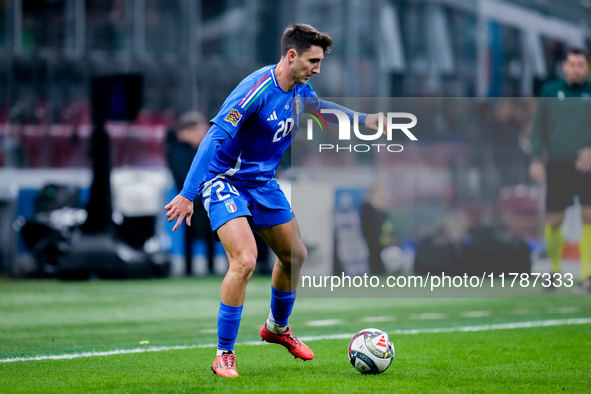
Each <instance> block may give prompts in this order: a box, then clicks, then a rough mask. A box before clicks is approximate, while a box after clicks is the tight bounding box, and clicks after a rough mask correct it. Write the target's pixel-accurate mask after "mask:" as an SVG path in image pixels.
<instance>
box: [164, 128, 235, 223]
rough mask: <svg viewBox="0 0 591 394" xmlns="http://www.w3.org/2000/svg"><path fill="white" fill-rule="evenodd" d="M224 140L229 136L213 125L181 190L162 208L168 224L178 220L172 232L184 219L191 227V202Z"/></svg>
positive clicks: (200, 146)
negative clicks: (165, 212) (165, 211)
mask: <svg viewBox="0 0 591 394" xmlns="http://www.w3.org/2000/svg"><path fill="white" fill-rule="evenodd" d="M226 138H229V135H228V134H227V133H226V132H225V131H224V130H223V129H222V128H221V127H219V126H217V125H215V124H214V125H213V126H211V128H210V129H209V131H208V132H207V135H206V136H205V138H204V139H203V141H202V142H201V144H200V145H199V149H198V150H197V154H196V155H195V158H194V159H193V163H192V164H191V169H190V170H189V173H188V174H187V177H186V178H185V183H184V185H183V190H181V192H180V193H179V195H178V196H176V197H175V198H174V199H173V200H172V201H171V202H170V203H169V204H168V205H166V206H165V207H164V209H166V210H167V211H168V213H167V214H166V217H168V221H169V222H172V221H173V220H174V219H176V218H178V220H177V222H176V223H175V225H174V228H173V229H172V231H176V229H177V228H178V227H179V226H180V225H181V223H182V222H183V219H184V218H186V219H187V225H188V226H190V225H191V216H192V215H193V200H194V199H195V198H196V197H197V194H198V191H199V187H200V186H201V183H202V182H203V181H204V179H205V176H206V175H207V172H208V169H209V163H211V159H212V158H213V155H214V153H215V151H216V149H217V148H218V147H219V146H220V145H221V144H222V143H223V142H224V140H225V139H226Z"/></svg>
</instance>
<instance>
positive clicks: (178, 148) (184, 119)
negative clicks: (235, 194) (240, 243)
mask: <svg viewBox="0 0 591 394" xmlns="http://www.w3.org/2000/svg"><path fill="white" fill-rule="evenodd" d="M207 130H209V122H208V121H207V119H206V118H205V116H204V115H203V114H202V113H200V112H197V111H192V112H186V113H184V114H182V115H181V116H180V117H179V120H178V124H177V127H176V129H175V130H174V131H173V132H172V133H170V135H169V141H168V149H167V159H168V166H169V168H170V171H171V172H172V176H173V177H174V183H175V185H176V187H177V189H178V190H179V191H180V190H182V189H183V183H184V182H185V177H186V176H187V173H188V172H189V168H190V167H191V163H192V162H193V158H194V157H195V153H196V152H197V148H199V144H200V143H201V141H202V140H203V138H204V137H205V134H206V133H207ZM193 209H194V213H193V217H192V218H191V227H189V228H188V229H187V232H186V233H185V257H186V268H187V271H186V272H187V275H191V273H192V256H193V249H192V245H193V242H194V241H197V240H202V241H204V242H205V245H206V248H207V255H208V270H209V272H210V273H211V272H212V271H213V255H214V250H213V234H212V232H211V229H210V225H209V217H208V216H207V212H206V211H205V208H204V207H203V203H202V202H201V200H200V199H197V198H196V199H195V201H194V203H193Z"/></svg>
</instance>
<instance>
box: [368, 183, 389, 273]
mask: <svg viewBox="0 0 591 394" xmlns="http://www.w3.org/2000/svg"><path fill="white" fill-rule="evenodd" d="M360 217H361V229H362V232H363V237H364V238H365V242H367V247H368V249H369V267H370V270H371V273H372V274H374V275H379V274H383V273H385V272H386V269H385V267H384V263H383V261H382V250H384V248H385V247H387V246H391V245H392V231H393V229H394V225H393V224H392V222H391V221H389V220H388V191H387V190H386V188H385V187H384V186H381V185H376V186H374V187H373V188H372V189H371V190H370V191H369V195H368V198H367V200H366V201H364V202H363V204H361V207H360Z"/></svg>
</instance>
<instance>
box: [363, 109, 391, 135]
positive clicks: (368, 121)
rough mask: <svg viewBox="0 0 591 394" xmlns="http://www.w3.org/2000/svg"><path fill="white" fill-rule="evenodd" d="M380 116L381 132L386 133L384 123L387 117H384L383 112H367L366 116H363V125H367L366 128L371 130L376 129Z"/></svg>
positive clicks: (386, 121)
mask: <svg viewBox="0 0 591 394" xmlns="http://www.w3.org/2000/svg"><path fill="white" fill-rule="evenodd" d="M380 116H381V117H382V125H383V126H382V127H383V130H382V134H384V135H386V133H387V128H386V125H387V124H388V119H386V117H385V116H384V114H381V113H377V114H369V115H367V117H366V118H365V127H367V128H368V129H372V130H376V131H377V130H378V126H379V120H380Z"/></svg>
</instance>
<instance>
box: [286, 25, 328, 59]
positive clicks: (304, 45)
mask: <svg viewBox="0 0 591 394" xmlns="http://www.w3.org/2000/svg"><path fill="white" fill-rule="evenodd" d="M312 45H318V46H319V47H321V48H322V49H323V50H324V52H325V53H328V52H330V50H331V49H332V38H331V37H330V36H329V35H328V34H326V33H322V32H319V31H318V30H316V29H315V28H314V27H312V26H310V25H307V24H305V23H296V24H294V25H291V26H289V27H288V28H286V29H285V31H284V32H283V37H281V56H285V55H287V52H288V51H289V50H290V49H292V48H293V49H295V50H296V52H297V53H298V54H299V55H301V54H302V53H304V52H306V51H307V50H308V49H310V47H311V46H312Z"/></svg>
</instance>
